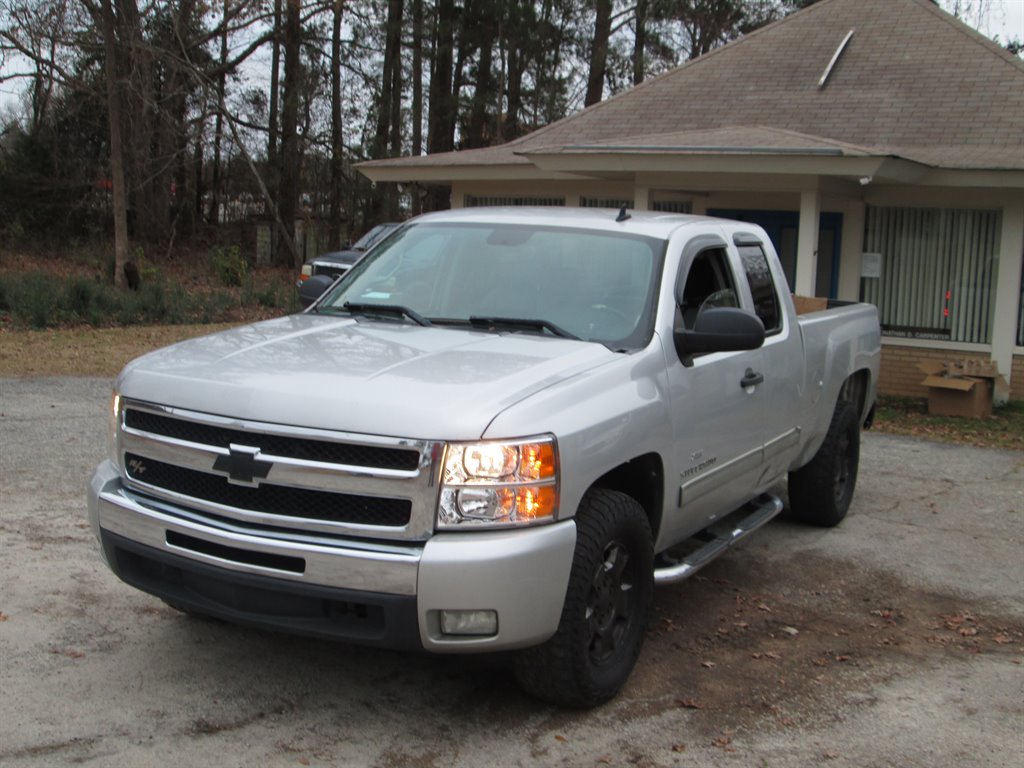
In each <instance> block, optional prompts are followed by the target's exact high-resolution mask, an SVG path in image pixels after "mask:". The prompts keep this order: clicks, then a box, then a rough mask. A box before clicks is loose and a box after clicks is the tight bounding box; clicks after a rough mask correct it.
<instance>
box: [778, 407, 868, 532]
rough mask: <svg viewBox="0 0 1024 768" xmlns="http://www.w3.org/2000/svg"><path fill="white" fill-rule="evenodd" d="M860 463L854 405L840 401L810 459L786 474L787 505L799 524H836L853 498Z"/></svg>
mask: <svg viewBox="0 0 1024 768" xmlns="http://www.w3.org/2000/svg"><path fill="white" fill-rule="evenodd" d="M859 462H860V424H859V422H858V414H857V408H856V406H855V405H854V404H853V403H851V402H849V401H847V400H843V401H840V403H839V404H838V405H836V410H835V413H833V414H832V423H831V424H830V425H829V428H828V434H827V435H826V436H825V441H824V442H823V443H822V444H821V447H820V448H819V449H818V452H817V453H816V454H815V455H814V458H813V459H811V461H810V462H809V463H808V464H807V465H806V466H803V467H801V468H800V469H798V470H796V471H795V472H790V473H789V506H790V511H791V512H792V513H793V516H794V517H795V518H796V519H797V520H799V521H800V522H802V523H808V524H809V525H820V526H823V527H832V526H834V525H838V524H839V523H840V522H841V521H842V519H843V518H844V517H846V513H847V511H848V510H849V509H850V502H851V501H852V500H853V491H854V487H855V486H856V485H857V466H858V464H859Z"/></svg>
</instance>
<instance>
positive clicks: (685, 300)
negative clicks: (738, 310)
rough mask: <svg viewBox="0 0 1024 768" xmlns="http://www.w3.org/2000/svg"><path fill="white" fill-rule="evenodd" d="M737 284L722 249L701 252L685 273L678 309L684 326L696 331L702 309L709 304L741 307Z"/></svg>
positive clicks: (711, 305) (706, 307) (709, 305)
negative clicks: (694, 327) (737, 294)
mask: <svg viewBox="0 0 1024 768" xmlns="http://www.w3.org/2000/svg"><path fill="white" fill-rule="evenodd" d="M738 306H739V301H738V300H737V298H736V284H735V282H734V281H733V277H732V272H731V271H730V270H729V260H728V258H727V257H726V254H725V251H724V250H723V249H721V248H711V249H708V250H706V251H701V252H700V253H698V254H697V255H696V256H695V257H694V259H693V262H692V263H691V264H690V269H689V271H688V272H687V273H686V282H685V283H684V284H683V290H682V301H681V302H680V303H679V311H680V312H681V313H682V316H683V327H684V328H686V329H687V330H693V326H694V323H695V322H696V321H697V316H698V315H699V314H700V312H701V310H704V309H708V308H709V307H738Z"/></svg>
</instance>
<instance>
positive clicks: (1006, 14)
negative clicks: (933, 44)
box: [0, 0, 1024, 119]
mask: <svg viewBox="0 0 1024 768" xmlns="http://www.w3.org/2000/svg"><path fill="white" fill-rule="evenodd" d="M962 1H963V0H961V2H962ZM939 2H940V5H941V6H942V7H943V8H945V9H946V10H951V9H952V8H953V7H954V6H955V5H956V3H957V0H939ZM985 7H986V9H987V13H986V14H985V15H984V17H982V18H980V19H976V18H966V19H964V21H966V22H967V23H968V24H970V25H971V26H975V27H976V29H977V30H978V31H979V32H981V33H982V34H984V35H986V36H988V37H995V36H996V35H998V37H999V41H1000V42H1001V43H1004V44H1005V43H1006V42H1007V41H1009V40H1014V39H1018V40H1024V0H988V2H987V3H986V4H985ZM18 64H20V62H16V61H13V60H12V61H10V62H8V66H7V67H3V69H5V70H7V71H10V70H11V69H12V68H14V67H16V66H17V65H18ZM22 87H23V86H22V85H21V84H19V83H18V82H17V81H8V82H4V83H0V119H2V117H3V116H4V115H5V114H7V113H8V112H9V110H12V109H14V108H15V105H16V104H17V102H18V100H19V99H20V95H21V89H22Z"/></svg>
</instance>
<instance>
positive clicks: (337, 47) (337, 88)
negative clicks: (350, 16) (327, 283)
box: [327, 0, 345, 251]
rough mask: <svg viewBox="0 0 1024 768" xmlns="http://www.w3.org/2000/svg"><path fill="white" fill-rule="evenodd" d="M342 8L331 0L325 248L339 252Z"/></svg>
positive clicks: (338, 1)
mask: <svg viewBox="0 0 1024 768" xmlns="http://www.w3.org/2000/svg"><path fill="white" fill-rule="evenodd" d="M344 7H345V4H344V2H343V0H334V17H333V25H332V28H331V195H330V200H331V202H330V214H329V216H330V221H329V222H328V236H327V245H328V247H329V248H330V249H331V250H335V251H336V250H338V249H339V248H341V190H342V184H343V183H344V180H345V178H344V177H345V167H344V164H343V161H344V154H345V146H344V144H343V143H342V132H341V128H342V126H341V16H342V11H343V10H344Z"/></svg>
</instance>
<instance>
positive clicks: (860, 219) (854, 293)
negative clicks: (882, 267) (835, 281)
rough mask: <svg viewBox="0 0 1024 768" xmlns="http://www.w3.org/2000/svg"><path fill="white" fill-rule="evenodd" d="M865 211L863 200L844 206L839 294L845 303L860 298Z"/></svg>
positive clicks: (853, 201)
mask: <svg viewBox="0 0 1024 768" xmlns="http://www.w3.org/2000/svg"><path fill="white" fill-rule="evenodd" d="M864 211H865V205H864V202H863V201H862V200H852V201H850V202H848V203H846V204H845V205H844V206H843V240H842V245H841V246H840V248H839V294H838V296H837V297H836V298H839V299H842V300H843V301H857V300H858V299H859V298H860V265H861V261H862V255H863V251H864Z"/></svg>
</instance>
